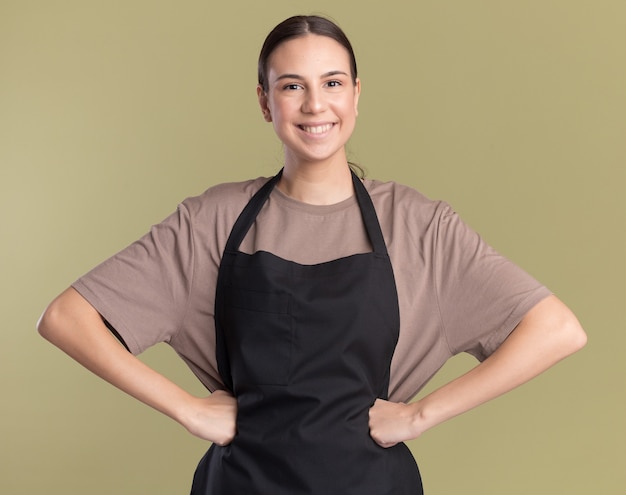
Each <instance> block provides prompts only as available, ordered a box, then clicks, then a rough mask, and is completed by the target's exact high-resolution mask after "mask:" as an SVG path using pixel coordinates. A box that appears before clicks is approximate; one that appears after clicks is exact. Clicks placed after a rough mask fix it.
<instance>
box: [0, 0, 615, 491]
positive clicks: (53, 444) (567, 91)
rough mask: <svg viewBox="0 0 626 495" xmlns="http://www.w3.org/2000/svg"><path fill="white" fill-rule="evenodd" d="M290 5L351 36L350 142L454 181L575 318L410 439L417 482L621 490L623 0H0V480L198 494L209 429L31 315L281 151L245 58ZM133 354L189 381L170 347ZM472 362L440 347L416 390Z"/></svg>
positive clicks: (27, 485)
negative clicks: (522, 372) (359, 85)
mask: <svg viewBox="0 0 626 495" xmlns="http://www.w3.org/2000/svg"><path fill="white" fill-rule="evenodd" d="M295 13H324V14H328V15H331V16H332V17H333V18H334V19H336V20H337V21H338V22H339V23H340V24H341V25H342V26H343V27H344V29H345V30H346V31H347V33H348V35H349V36H350V38H351V40H352V42H353V44H354V46H355V49H356V53H357V57H358V62H359V68H360V76H361V78H362V81H363V94H362V98H361V105H360V116H359V121H358V125H357V130H356V132H355V135H354V137H353V139H352V141H351V143H350V146H349V147H350V155H351V158H352V160H354V161H356V162H359V163H360V164H362V165H363V166H364V167H365V168H366V169H367V172H368V175H369V176H370V177H375V178H381V179H393V180H397V181H399V182H403V183H406V184H409V185H411V186H414V187H416V188H418V189H420V190H421V191H422V192H424V193H425V194H427V195H428V196H430V197H433V198H443V199H446V200H448V201H450V202H451V203H452V204H453V205H454V207H455V208H456V209H457V211H459V212H460V213H461V215H462V216H463V217H464V218H465V219H466V220H467V222H468V223H470V225H472V226H473V227H474V228H475V229H476V230H478V231H479V232H481V233H482V235H483V236H484V237H485V238H486V239H487V241H488V242H490V243H491V244H492V245H494V246H495V247H496V248H497V249H498V250H500V251H501V252H502V253H504V254H505V255H507V256H508V257H510V258H511V259H513V260H514V261H516V262H517V263H519V264H520V265H522V266H523V267H524V268H526V269H527V270H528V271H529V272H530V273H532V274H533V275H535V276H536V277H537V278H539V279H540V280H541V281H543V282H544V283H545V284H546V285H548V286H549V287H550V288H551V289H552V290H553V291H554V292H555V293H557V294H558V295H559V296H560V297H561V298H562V299H563V300H564V301H566V302H567V303H568V304H569V305H570V306H571V307H572V309H573V310H574V311H575V312H576V313H577V315H578V316H579V318H580V320H581V321H582V323H583V325H584V327H585V328H586V330H587V331H588V334H589V344H588V346H587V347H586V348H585V349H584V350H583V351H582V352H581V353H579V354H577V355H576V356H574V357H572V358H570V359H568V360H567V361H565V362H563V363H561V364H559V365H558V366H556V367H555V368H554V369H552V370H550V371H549V372H548V373H546V374H545V375H542V376H541V377H540V378H538V379H536V380H535V381H533V382H532V383H530V384H527V385H525V386H523V387H521V388H520V389H518V390H516V391H514V392H513V393H511V394H509V395H507V396H506V397H503V398H501V399H498V400H496V401H493V402H491V403H489V404H487V405H485V406H483V407H481V408H479V409H477V410H475V411H472V412H470V413H468V414H466V415H464V416H463V417H460V418H456V419H453V420H451V421H450V422H448V423H446V424H444V425H441V426H439V427H437V428H435V429H433V430H431V431H429V432H427V433H426V434H425V435H423V437H422V438H420V439H417V440H415V441H412V442H410V446H411V449H412V450H413V452H414V453H415V456H416V458H417V460H418V462H419V464H420V466H421V469H422V474H423V476H424V483H425V487H426V490H427V494H429V495H448V494H453V493H464V494H477V495H478V494H480V495H484V494H498V495H501V494H507V495H513V494H526V493H536V494H550V495H555V494H562V493H563V494H564V493H567V494H586V493H598V494H603V495H604V494H621V493H623V490H624V486H626V475H625V474H624V473H625V471H624V465H625V464H626V447H625V445H626V435H625V425H624V420H625V418H626V415H625V413H626V411H625V409H626V407H625V406H626V400H625V379H624V378H625V371H626V369H625V368H626V367H625V365H624V359H623V357H622V354H623V350H624V347H625V344H626V335H625V332H624V330H625V328H624V317H623V314H624V311H623V306H624V304H625V303H624V286H623V280H624V276H625V275H626V269H625V263H624V259H623V256H624V252H625V250H626V242H625V239H626V235H625V225H626V199H625V196H624V194H623V190H624V186H625V179H626V174H625V172H624V165H625V163H626V160H625V159H626V117H625V115H626V4H624V2H622V1H620V0H615V1H603V0H598V1H594V2H591V1H589V2H588V1H567V0H561V1H555V0H542V1H539V0H532V1H521V2H517V1H498V0H489V1H473V2H472V1H465V0H455V1H434V0H433V1H415V2H409V1H405V2H402V1H397V0H395V1H394V0H391V1H390V0H388V1H386V2H380V1H377V2H374V1H371V2H369V1H360V2H356V1H355V2H338V1H318V2H309V1H295V0H291V1H265V2H211V1H208V0H205V1H200V0H188V1H177V2H174V1H169V2H167V1H148V0H127V1H107V2H96V1H86V0H82V1H81V0H74V1H70V0H58V1H44V0H40V1H29V0H21V1H20V0H12V1H7V0H2V1H0V167H1V168H0V202H1V208H0V212H1V213H0V215H1V218H0V229H1V232H2V234H1V235H2V242H1V245H0V249H1V253H0V284H1V293H0V314H1V316H2V327H3V328H2V331H1V332H0V391H1V394H2V399H1V405H0V415H1V421H0V492H1V493H3V494H7V495H8V494H34V493H47V494H62V495H73V494H81V495H84V494H90V495H99V494H113V493H115V494H144V493H150V494H181V493H187V492H188V489H189V486H190V481H191V476H192V473H193V470H194V468H195V465H196V462H197V461H198V460H199V458H200V457H201V455H202V454H203V452H204V451H205V450H206V448H207V447H208V445H207V444H206V443H205V442H202V441H200V440H198V439H195V438H193V437H191V436H190V435H188V434H187V432H186V431H185V430H184V429H183V428H181V427H180V426H179V425H177V424H175V423H174V422H172V421H170V420H169V419H167V418H165V417H162V416H161V415H159V414H158V413H156V412H154V411H153V410H151V409H149V408H147V407H145V406H143V405H141V404H139V403H136V402H135V401H134V400H132V399H130V398H128V397H126V396H124V395H123V394H122V393H120V392H118V391H117V390H115V389H113V387H111V386H109V385H108V384H105V383H103V382H101V381H100V380H99V379H97V378H95V377H94V376H92V375H91V374H89V373H88V372H86V371H84V370H83V369H82V368H80V367H79V366H78V365H77V364H75V363H74V362H72V361H71V360H70V359H68V358H66V357H65V356H64V355H63V354H62V353H61V352H60V351H58V350H57V349H55V348H54V347H52V346H51V345H50V344H48V343H47V342H45V341H44V340H43V339H41V338H40V337H39V336H38V335H37V334H36V332H35V322H36V320H37V318H38V316H39V314H40V313H41V311H42V310H43V309H44V307H45V305H46V304H47V303H48V302H49V301H50V300H51V299H52V298H53V297H54V296H55V295H56V294H58V293H59V292H60V291H62V290H63V289H64V288H65V287H67V286H68V285H69V284H70V283H71V282H72V281H73V280H74V279H75V278H77V277H78V276H79V275H81V274H82V273H84V272H85V271H87V270H88V269H89V268H91V267H92V266H94V265H95V264H97V263H99V262H100V261H102V260H103V259H105V258H106V257H108V256H110V255H111V254H113V253H114V252H116V251H117V250H119V249H121V248H123V247H124V246H125V245H127V244H128V243H130V242H131V241H133V240H134V239H136V238H137V237H139V236H140V235H141V234H143V233H144V232H145V231H146V230H147V229H148V228H149V226H150V225H151V224H153V223H156V222H158V221H160V220H161V219H162V218H164V217H165V216H166V215H167V214H169V213H170V212H171V211H173V210H174V209H175V208H176V205H177V203H178V202H179V201H181V200H182V199H183V198H184V197H186V196H189V195H195V194H198V193H200V192H202V191H203V190H204V189H205V188H207V187H208V186H210V185H212V184H215V183H218V182H223V181H232V180H240V179H245V178H250V177H256V176H259V175H269V174H272V173H273V172H274V171H275V170H277V168H278V167H279V166H280V163H281V146H280V143H279V142H278V141H277V139H276V138H275V137H274V135H273V132H272V130H271V127H270V126H269V125H268V124H265V123H264V122H263V120H262V118H261V115H260V112H259V110H258V107H257V103H256V97H255V77H256V57H257V53H258V50H259V48H260V45H261V43H262V41H263V38H264V36H265V35H266V33H267V32H268V31H269V29H271V27H273V26H274V25H275V24H276V23H277V22H279V21H280V20H282V19H283V18H285V17H287V16H290V15H293V14H295ZM207 304H210V302H209V301H207ZM142 359H144V360H145V361H147V362H148V363H150V364H151V365H153V366H154V367H156V368H157V369H159V370H160V371H162V372H163V373H164V374H166V375H167V376H169V377H171V378H172V379H173V380H175V381H177V382H178V383H180V384H182V385H183V386H184V387H186V388H187V389H189V390H191V391H193V392H195V393H199V394H200V393H203V390H202V387H201V386H200V385H199V384H198V383H197V382H196V380H195V379H194V377H193V376H192V375H191V374H190V373H189V372H188V371H187V369H186V368H185V366H184V365H183V364H182V363H181V362H180V361H179V360H178V359H177V357H176V356H175V355H174V353H173V352H172V351H171V350H170V349H169V348H167V347H166V346H156V347H155V348H154V349H151V350H149V351H148V352H146V353H145V354H144V355H143V356H142ZM471 365H473V361H472V360H471V359H470V358H467V357H462V356H461V357H458V358H455V359H453V360H452V361H451V362H450V363H449V364H448V365H446V366H445V367H444V369H443V370H442V372H441V373H440V374H439V375H438V376H437V377H436V378H435V379H434V381H433V383H431V384H430V385H429V388H430V387H432V386H435V385H437V384H440V383H442V382H444V381H446V380H448V379H450V378H451V377H452V376H454V375H456V374H458V373H460V372H461V371H462V370H465V369H467V368H468V367H469V366H471Z"/></svg>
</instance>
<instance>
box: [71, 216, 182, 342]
mask: <svg viewBox="0 0 626 495" xmlns="http://www.w3.org/2000/svg"><path fill="white" fill-rule="evenodd" d="M193 269H194V249H193V231H192V228H191V224H190V218H189V212H188V211H187V209H186V207H185V206H184V205H180V206H179V207H178V209H177V211H176V212H175V213H173V214H172V215H170V216H169V217H167V218H166V219H165V220H164V221H163V222H161V223H159V224H158V225H154V226H153V227H152V228H151V229H150V231H149V232H148V233H147V234H146V235H144V236H143V237H142V238H141V239H139V240H137V241H136V242H134V243H133V244H131V245H130V246H128V247H127V248H125V249H124V250H122V251H120V252H119V253H117V254H116V255H114V256H112V257H111V258H109V259H108V260H106V261H104V262H103V263H101V264H100V265H98V266H97V267H95V268H94V269H93V270H91V271H90V272H88V273H87V274H85V275H84V276H82V277H81V278H80V279H78V280H77V281H76V282H75V283H74V284H73V285H72V286H73V287H74V288H75V289H76V290H77V291H78V292H79V293H80V294H81V295H82V296H83V297H84V298H85V299H87V301H89V303H90V304H91V305H92V306H94V308H95V309H96V310H97V311H98V312H99V313H100V314H101V315H102V316H103V318H104V319H105V320H106V321H107V322H108V323H109V324H110V325H111V326H112V327H113V328H114V329H115V330H116V332H117V333H118V334H119V336H120V337H121V338H122V339H123V340H124V342H125V343H126V345H127V347H128V348H129V349H130V351H131V352H132V353H133V354H139V353H140V352H142V351H143V350H145V349H146V348H148V347H150V346H151V345H154V344H156V343H159V342H169V341H170V339H171V338H172V336H174V335H175V334H176V332H177V331H178V330H179V329H180V327H181V325H182V323H183V320H184V317H185V312H186V308H187V301H188V299H189V294H190V290H191V285H192V282H193V271H194V270H193Z"/></svg>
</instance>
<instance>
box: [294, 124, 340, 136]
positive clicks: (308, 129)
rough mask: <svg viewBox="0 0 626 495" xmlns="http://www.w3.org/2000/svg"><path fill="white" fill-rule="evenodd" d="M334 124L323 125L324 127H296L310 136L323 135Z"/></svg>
mask: <svg viewBox="0 0 626 495" xmlns="http://www.w3.org/2000/svg"><path fill="white" fill-rule="evenodd" d="M334 125H335V124H324V125H314V126H310V125H299V126H298V127H299V128H300V129H302V130H303V131H304V132H308V133H310V134H323V133H324V132H328V131H330V130H331V129H332V128H333V126H334Z"/></svg>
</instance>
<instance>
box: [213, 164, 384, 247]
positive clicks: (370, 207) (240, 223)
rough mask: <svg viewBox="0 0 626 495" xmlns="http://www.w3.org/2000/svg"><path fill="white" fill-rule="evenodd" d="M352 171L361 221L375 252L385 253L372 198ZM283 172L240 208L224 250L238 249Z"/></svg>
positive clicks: (264, 185) (270, 180)
mask: <svg viewBox="0 0 626 495" xmlns="http://www.w3.org/2000/svg"><path fill="white" fill-rule="evenodd" d="M351 173H352V184H353V185H354V192H355V194H356V199H357V202H358V204H359V209H360V210H361V216H362V218H363V223H364V224H365V229H366V230H367V235H368V237H369V240H370V242H371V244H372V248H373V250H374V252H375V253H376V254H382V255H386V254H387V248H386V246H385V240H384V237H383V233H382V230H381V228H380V224H379V222H378V217H377V215H376V210H375V208H374V204H373V203H372V199H371V198H370V195H369V194H368V192H367V189H365V186H364V185H363V182H361V179H359V178H358V177H357V176H356V174H355V173H354V172H353V171H352V170H351ZM282 174H283V169H281V170H280V171H279V172H278V173H277V174H276V175H275V176H274V177H272V178H271V179H269V180H268V181H267V182H266V183H265V184H263V186H261V188H260V189H259V190H258V191H257V192H256V193H255V194H254V196H252V199H250V201H249V202H248V204H247V205H246V206H245V208H244V209H243V210H242V212H241V214H240V215H239V217H238V218H237V221H236V222H235V225H234V226H233V228H232V230H231V232H230V235H229V236H228V240H227V241H226V247H225V248H224V252H235V251H237V250H238V249H239V246H240V245H241V243H242V242H243V239H244V237H245V236H246V234H247V233H248V230H250V227H251V226H252V224H253V223H254V221H255V219H256V217H257V215H258V214H259V212H260V211H261V208H263V205H264V204H265V201H267V198H268V197H269V195H270V194H271V192H272V190H273V189H274V186H275V185H276V184H277V183H278V181H279V180H280V177H281V176H282Z"/></svg>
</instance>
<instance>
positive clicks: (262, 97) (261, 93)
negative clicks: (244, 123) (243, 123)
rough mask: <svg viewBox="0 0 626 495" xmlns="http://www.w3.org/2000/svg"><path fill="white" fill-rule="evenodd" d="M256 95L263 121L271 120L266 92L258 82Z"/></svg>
mask: <svg viewBox="0 0 626 495" xmlns="http://www.w3.org/2000/svg"><path fill="white" fill-rule="evenodd" d="M256 96H257V98H258V100H259V106H260V107H261V112H263V119H264V120H265V122H271V121H272V113H271V112H270V107H269V106H268V101H267V93H266V92H265V90H264V89H263V87H262V86H261V85H260V84H258V85H257V87H256Z"/></svg>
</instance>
